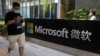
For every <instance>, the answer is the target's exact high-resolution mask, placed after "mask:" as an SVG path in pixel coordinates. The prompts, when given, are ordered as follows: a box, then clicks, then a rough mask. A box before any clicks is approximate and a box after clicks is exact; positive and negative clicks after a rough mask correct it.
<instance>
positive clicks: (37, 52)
mask: <svg viewBox="0 0 100 56" xmlns="http://www.w3.org/2000/svg"><path fill="white" fill-rule="evenodd" d="M0 48H1V49H4V50H5V51H6V52H7V48H8V41H7V40H6V39H4V38H2V37H0ZM18 54H19V53H18V45H17V47H16V48H15V49H14V50H13V51H12V53H11V56H19V55H18ZM24 56H72V55H70V54H66V53H62V52H60V51H56V50H53V49H50V48H47V47H44V46H40V45H37V44H34V43H31V42H28V41H26V43H25V52H24Z"/></svg>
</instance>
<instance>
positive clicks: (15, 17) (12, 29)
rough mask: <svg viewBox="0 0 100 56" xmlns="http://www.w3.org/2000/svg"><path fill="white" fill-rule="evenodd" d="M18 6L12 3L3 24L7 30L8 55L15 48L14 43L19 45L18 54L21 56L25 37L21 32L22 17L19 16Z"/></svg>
mask: <svg viewBox="0 0 100 56" xmlns="http://www.w3.org/2000/svg"><path fill="white" fill-rule="evenodd" d="M19 10H20V4H19V3H17V2H13V5H12V10H11V11H9V12H8V13H7V14H6V16H5V24H6V25H7V29H8V41H9V47H8V53H11V50H13V49H14V47H15V46H16V42H17V43H18V45H19V54H20V56H23V51H24V44H25V35H24V32H23V30H22V23H23V20H22V16H21V14H20V11H19Z"/></svg>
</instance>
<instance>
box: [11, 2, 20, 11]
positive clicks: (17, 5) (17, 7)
mask: <svg viewBox="0 0 100 56" xmlns="http://www.w3.org/2000/svg"><path fill="white" fill-rule="evenodd" d="M12 9H13V11H14V12H16V13H18V12H19V10H20V4H19V3H18V2H13V4H12Z"/></svg>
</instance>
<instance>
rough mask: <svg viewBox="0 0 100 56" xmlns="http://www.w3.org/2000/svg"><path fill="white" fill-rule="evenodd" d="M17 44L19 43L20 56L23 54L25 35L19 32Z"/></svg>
mask: <svg viewBox="0 0 100 56" xmlns="http://www.w3.org/2000/svg"><path fill="white" fill-rule="evenodd" d="M18 45H19V54H20V56H23V54H24V45H25V35H24V34H21V35H20V36H19V39H18Z"/></svg>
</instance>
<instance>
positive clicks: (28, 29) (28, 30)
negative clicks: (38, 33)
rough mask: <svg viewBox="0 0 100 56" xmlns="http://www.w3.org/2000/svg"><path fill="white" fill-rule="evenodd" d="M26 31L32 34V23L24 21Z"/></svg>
mask: <svg viewBox="0 0 100 56" xmlns="http://www.w3.org/2000/svg"><path fill="white" fill-rule="evenodd" d="M26 32H27V33H30V34H34V23H26Z"/></svg>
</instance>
